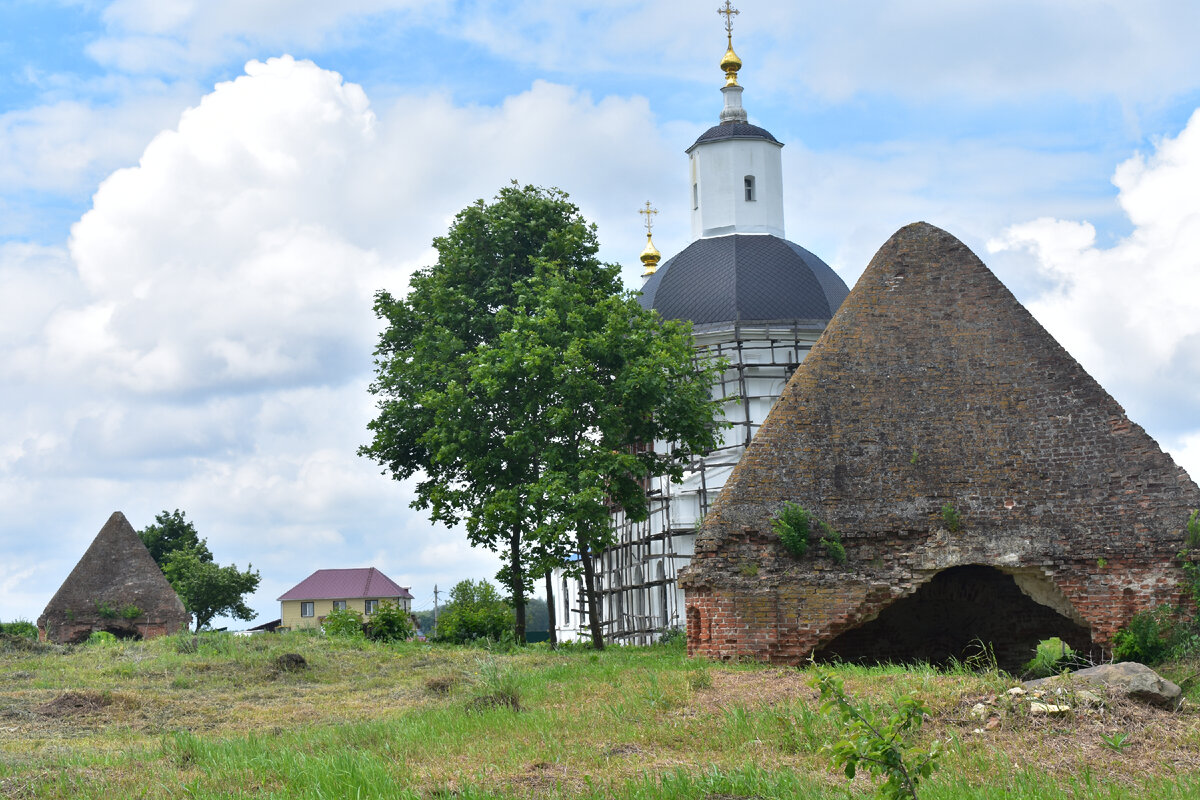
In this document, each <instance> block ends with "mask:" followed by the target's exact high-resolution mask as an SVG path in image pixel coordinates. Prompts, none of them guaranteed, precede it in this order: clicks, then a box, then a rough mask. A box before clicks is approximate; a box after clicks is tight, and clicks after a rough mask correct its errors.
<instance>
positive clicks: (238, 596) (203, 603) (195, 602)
mask: <svg viewBox="0 0 1200 800" xmlns="http://www.w3.org/2000/svg"><path fill="white" fill-rule="evenodd" d="M205 549H207V548H205ZM163 574H165V575H166V576H167V580H168V581H170V582H171V586H172V587H173V588H174V589H175V592H176V593H177V594H178V595H179V599H180V600H182V601H183V607H184V608H186V609H187V610H188V611H189V612H190V613H191V614H192V615H193V616H194V617H195V619H196V631H197V632H199V631H200V629H201V628H203V627H204V626H206V625H208V624H209V623H210V622H212V620H213V617H217V616H228V617H233V618H235V619H242V620H250V619H254V617H255V613H254V611H252V610H251V609H250V607H249V606H247V605H246V603H245V600H244V597H245V596H246V595H247V594H250V593H251V592H253V591H254V590H255V589H257V588H258V582H259V580H261V576H260V575H259V574H258V573H257V572H255V571H254V570H253V569H252V567H251V566H250V565H246V569H245V571H242V570H239V569H238V568H237V566H236V565H233V564H230V565H229V566H227V567H222V566H219V565H217V564H214V563H213V562H212V560H211V556H210V560H208V561H205V560H204V559H203V558H202V556H201V553H200V552H199V551H198V550H197V549H196V548H191V547H188V548H184V549H182V550H174V551H172V552H171V553H170V554H169V555H168V556H167V560H166V563H165V564H164V565H163Z"/></svg>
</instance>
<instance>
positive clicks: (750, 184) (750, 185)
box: [745, 175, 754, 203]
mask: <svg viewBox="0 0 1200 800" xmlns="http://www.w3.org/2000/svg"><path fill="white" fill-rule="evenodd" d="M745 184H746V202H747V203H753V202H754V176H753V175H747V176H746V178H745Z"/></svg>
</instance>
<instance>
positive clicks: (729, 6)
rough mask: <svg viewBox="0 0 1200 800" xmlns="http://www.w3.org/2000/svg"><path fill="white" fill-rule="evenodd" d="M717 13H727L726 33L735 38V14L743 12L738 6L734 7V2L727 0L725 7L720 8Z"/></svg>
mask: <svg viewBox="0 0 1200 800" xmlns="http://www.w3.org/2000/svg"><path fill="white" fill-rule="evenodd" d="M717 13H718V14H724V15H725V34H726V35H727V36H728V37H729V38H730V39H732V38H733V18H734V16H735V15H737V14H740V13H742V12H740V11H738V10H737V9H736V8H734V7H733V3H731V2H729V0H725V7H724V8H718V9H717Z"/></svg>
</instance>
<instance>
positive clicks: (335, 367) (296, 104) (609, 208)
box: [0, 57, 682, 617]
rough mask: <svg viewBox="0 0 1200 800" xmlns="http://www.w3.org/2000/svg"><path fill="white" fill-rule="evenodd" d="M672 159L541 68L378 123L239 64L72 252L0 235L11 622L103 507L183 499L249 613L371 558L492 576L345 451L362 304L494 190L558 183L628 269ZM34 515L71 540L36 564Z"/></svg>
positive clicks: (166, 504)
mask: <svg viewBox="0 0 1200 800" xmlns="http://www.w3.org/2000/svg"><path fill="white" fill-rule="evenodd" d="M631 142H634V143H637V146H636V147H631V146H630V143H631ZM679 161H680V159H679V157H678V155H677V154H676V153H674V148H668V147H667V145H666V144H664V141H663V139H662V137H661V135H660V134H659V132H658V130H657V129H656V127H655V123H654V119H653V115H652V114H651V113H650V110H649V106H648V103H647V102H646V101H645V100H644V99H640V98H634V99H615V98H604V99H600V100H593V99H592V98H591V97H590V96H588V95H587V94H584V93H580V92H578V91H575V90H573V89H569V88H566V87H562V86H557V85H554V84H549V83H543V82H538V83H536V84H534V85H533V86H531V87H530V88H529V90H528V91H525V92H522V93H520V94H517V95H514V96H512V97H510V98H508V99H507V100H505V101H504V102H503V103H501V104H499V105H496V106H467V107H462V106H456V105H455V104H454V103H452V102H451V101H450V100H449V99H448V98H446V97H443V96H436V95H434V96H429V95H418V94H414V95H410V96H406V97H402V98H399V99H397V100H396V101H395V102H394V103H392V104H389V105H388V106H387V107H386V108H384V109H383V110H382V111H381V112H380V115H379V118H376V117H375V112H374V111H373V109H372V108H371V105H370V103H369V102H368V99H367V97H366V95H365V94H364V92H363V91H362V90H361V89H360V88H359V87H357V86H355V85H353V84H348V83H346V82H344V81H343V80H342V79H341V77H340V76H339V75H337V74H336V73H333V72H329V71H326V70H323V69H320V68H319V67H317V66H315V65H314V64H312V63H310V62H303V61H295V60H293V59H290V58H286V57H284V58H278V59H271V60H269V61H267V62H250V64H249V65H248V66H247V74H246V75H244V76H242V77H240V78H238V79H237V80H234V81H229V82H225V83H222V84H219V85H218V86H217V87H216V88H215V89H214V90H213V91H212V92H211V93H210V94H208V95H206V96H205V97H204V98H203V99H202V100H201V102H200V103H199V104H198V105H196V106H195V107H194V108H191V109H189V110H188V111H186V112H185V113H184V114H183V116H182V118H181V119H180V121H179V123H178V125H177V127H175V128H174V129H171V130H165V131H163V132H161V133H160V134H159V135H158V136H156V137H154V139H153V140H152V141H151V142H150V144H149V145H148V146H147V147H146V148H145V152H144V153H143V154H142V156H141V158H140V159H139V160H138V162H137V165H136V166H132V167H128V168H125V169H121V170H119V171H117V172H115V173H113V174H112V175H111V176H110V177H109V178H108V179H107V180H105V181H104V182H103V183H102V184H101V186H100V188H99V189H98V190H97V192H96V195H95V199H94V206H93V208H92V210H91V211H89V212H87V213H86V214H85V215H84V216H83V218H82V219H81V220H80V221H79V222H78V223H77V225H76V226H75V227H74V229H73V234H72V237H71V240H70V245H69V253H68V251H67V249H66V248H39V247H35V246H32V245H16V244H8V245H3V246H0V288H2V289H5V290H9V291H5V292H0V312H7V313H6V314H3V315H0V334H3V336H2V337H0V375H3V376H5V377H7V378H9V379H10V382H9V384H8V387H9V389H10V391H9V392H7V393H6V394H5V395H4V396H2V397H0V410H3V412H4V413H5V415H6V419H7V420H9V421H10V423H11V424H10V425H7V426H5V429H4V430H3V431H0V477H3V480H0V499H2V500H3V501H4V502H5V507H6V509H7V511H8V512H9V513H7V514H6V518H5V520H4V521H3V523H0V538H2V539H3V540H4V541H5V543H6V546H5V550H6V555H7V556H9V557H10V559H11V560H10V564H11V566H12V578H11V580H12V581H13V582H15V583H14V587H13V588H12V590H11V591H9V592H7V593H6V596H8V597H9V598H10V599H13V598H15V599H16V601H18V605H21V604H25V605H23V606H22V607H21V608H20V609H19V610H18V611H17V612H15V613H18V614H22V615H24V616H29V617H32V616H36V614H37V613H38V612H39V611H40V605H41V604H44V602H45V600H46V599H47V598H48V595H46V596H42V595H44V594H45V592H46V591H47V589H46V587H47V586H49V587H51V590H52V588H53V587H54V586H56V585H57V583H58V582H60V581H61V580H62V579H63V578H64V577H65V576H66V574H67V572H68V571H69V570H70V568H71V567H72V566H73V564H74V561H75V560H76V559H77V558H78V556H79V554H80V553H82V548H83V547H84V546H86V543H87V542H88V541H90V538H91V537H92V536H94V535H95V531H96V530H97V529H98V528H99V525H100V524H102V523H103V521H104V519H106V518H107V515H108V514H109V513H111V511H113V510H116V509H120V510H122V511H124V512H125V513H126V515H127V516H128V517H129V519H130V520H131V522H132V523H133V524H134V525H135V527H142V526H144V525H146V524H148V523H149V522H150V521H151V520H152V519H153V515H154V514H155V513H157V512H159V511H161V510H163V509H173V508H181V509H183V510H185V511H186V512H188V515H189V518H192V519H195V520H196V521H197V525H198V527H199V528H200V530H201V534H202V535H204V536H208V537H209V540H210V544H211V545H212V547H213V549H214V552H215V553H216V554H217V557H218V559H219V560H221V561H222V562H226V563H227V562H229V561H235V562H236V563H238V564H245V563H246V562H247V561H250V562H253V563H254V565H255V566H256V567H257V568H260V569H262V570H263V575H264V584H263V586H264V588H263V590H262V591H260V592H259V593H258V595H256V597H255V600H254V604H255V606H256V607H257V608H259V609H260V610H261V611H262V613H264V614H270V615H271V616H274V613H275V610H274V609H275V608H276V607H275V606H273V599H274V597H275V596H276V595H277V594H278V593H279V592H280V591H282V590H284V589H286V588H287V587H288V586H290V585H291V584H292V583H294V582H296V581H298V580H299V579H301V578H303V577H304V576H305V575H307V574H308V573H309V572H311V571H312V570H313V569H316V568H318V567H323V566H346V565H350V566H358V565H362V563H363V562H365V561H366V560H368V559H376V558H382V557H383V556H384V555H386V556H387V558H386V563H387V564H389V565H390V570H389V571H390V572H395V573H397V574H399V575H401V576H404V575H406V574H420V575H423V576H426V577H427V579H428V580H429V581H435V580H436V581H438V582H439V583H442V584H446V585H449V584H451V583H453V582H454V581H455V580H458V579H460V578H463V577H483V576H486V575H490V574H491V573H493V572H494V571H495V569H496V566H497V561H496V558H495V556H493V555H491V554H488V553H484V552H479V551H473V550H471V549H470V548H469V546H468V545H467V544H466V542H465V538H464V537H463V535H462V534H461V532H458V531H448V530H445V529H441V528H434V527H433V526H431V525H430V524H429V523H428V522H426V521H425V520H424V518H423V515H422V514H421V513H420V512H417V511H414V510H411V509H409V508H408V503H409V501H410V499H411V497H412V488H411V486H410V485H408V484H397V483H396V482H395V481H391V480H389V479H387V478H385V477H383V476H381V475H380V474H379V470H378V467H377V466H376V465H374V464H373V463H371V462H368V461H366V460H365V459H361V458H359V457H358V456H357V455H356V452H355V451H356V450H357V448H358V446H359V445H361V444H363V443H364V442H365V441H367V439H368V432H367V430H366V422H367V420H369V419H370V417H371V416H372V415H373V401H372V399H371V398H370V396H369V395H368V394H367V392H366V384H367V382H368V381H369V379H370V370H371V355H370V354H371V350H372V348H373V347H374V344H375V341H374V340H375V336H376V331H377V322H376V320H375V319H374V317H373V315H372V313H371V300H372V294H373V292H374V291H375V290H376V289H378V288H381V287H386V288H389V289H391V290H393V291H403V288H404V285H405V282H406V279H407V275H408V274H409V273H410V272H411V270H412V269H413V268H414V267H415V266H417V265H420V264H427V263H430V262H431V260H432V256H431V252H430V248H429V242H430V240H431V239H432V238H433V237H434V236H436V235H440V234H441V233H443V232H444V231H445V230H446V227H447V225H448V224H449V222H450V220H451V219H452V217H453V215H454V214H455V213H456V212H457V211H459V210H460V209H461V208H463V207H464V206H466V205H467V204H469V203H470V202H472V201H474V200H475V199H477V198H480V197H484V198H489V197H491V196H492V195H493V194H494V193H495V191H496V190H497V189H498V188H500V187H501V186H503V185H504V184H506V183H507V182H508V181H509V180H510V179H512V178H516V179H518V180H520V181H521V182H530V183H538V184H543V185H551V184H558V185H560V186H562V188H565V189H567V190H568V191H570V192H571V193H572V195H573V199H575V200H576V201H577V202H578V203H579V204H580V205H581V206H582V208H583V211H584V213H585V215H587V216H588V217H589V218H591V219H594V220H597V221H599V222H600V223H601V225H602V226H605V227H607V228H610V229H614V230H615V229H618V228H620V229H624V232H623V233H622V234H621V235H619V236H614V237H612V238H611V239H606V241H609V242H610V243H611V242H612V241H614V240H615V241H616V242H617V245H616V248H615V250H614V251H615V252H618V253H620V254H621V255H626V254H627V255H628V256H629V258H628V259H627V260H628V261H630V262H632V261H633V255H634V254H636V253H637V252H638V251H640V249H641V242H640V236H639V234H638V228H637V217H636V216H635V213H636V210H637V208H638V206H639V205H640V203H641V202H643V201H644V198H645V193H646V192H647V191H648V189H647V187H654V186H656V185H658V186H661V185H664V184H672V183H674V182H675V180H674V179H675V178H677V177H679V175H677V173H680V174H681V173H682V169H681V168H679V165H678V162H679ZM668 176H669V177H668ZM681 194H682V192H681ZM602 236H603V233H602ZM610 250H613V248H610ZM47 508H56V509H58V512H57V514H58V517H57V518H56V520H55V524H56V529H57V528H58V527H62V528H63V529H69V530H70V531H71V538H70V540H69V541H67V540H64V542H63V545H62V547H60V548H57V550H56V552H55V553H54V554H53V555H50V554H46V553H42V552H40V551H39V549H38V546H37V545H36V544H35V543H36V542H37V541H38V538H37V536H36V534H35V532H36V531H38V530H40V529H41V527H42V526H43V525H44V524H45V521H44V518H43V514H44V511H45V509H47ZM17 541H25V542H30V543H31V544H28V545H21V546H18V545H17V544H16V542H17ZM347 562H348V563H347ZM29 569H34V572H32V573H29V572H28V570H29ZM393 577H396V575H393ZM398 579H400V578H398ZM404 580H406V581H407V580H409V579H407V578H405V579H404ZM429 588H430V587H417V590H418V591H422V590H424V591H425V592H426V593H428V589H429ZM443 588H445V587H443ZM38 597H40V601H39V600H36V598H38ZM31 598H34V599H31ZM4 613H5V614H6V615H9V614H10V613H12V612H9V611H7V610H6V611H5V612H4Z"/></svg>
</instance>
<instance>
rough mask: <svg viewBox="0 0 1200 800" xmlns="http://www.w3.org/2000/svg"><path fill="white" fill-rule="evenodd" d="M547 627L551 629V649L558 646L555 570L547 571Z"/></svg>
mask: <svg viewBox="0 0 1200 800" xmlns="http://www.w3.org/2000/svg"><path fill="white" fill-rule="evenodd" d="M546 627H548V628H549V629H550V649H551V650H555V649H557V648H558V632H557V631H556V630H555V628H557V627H558V623H557V622H556V620H555V618H554V572H553V570H547V571H546Z"/></svg>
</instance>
